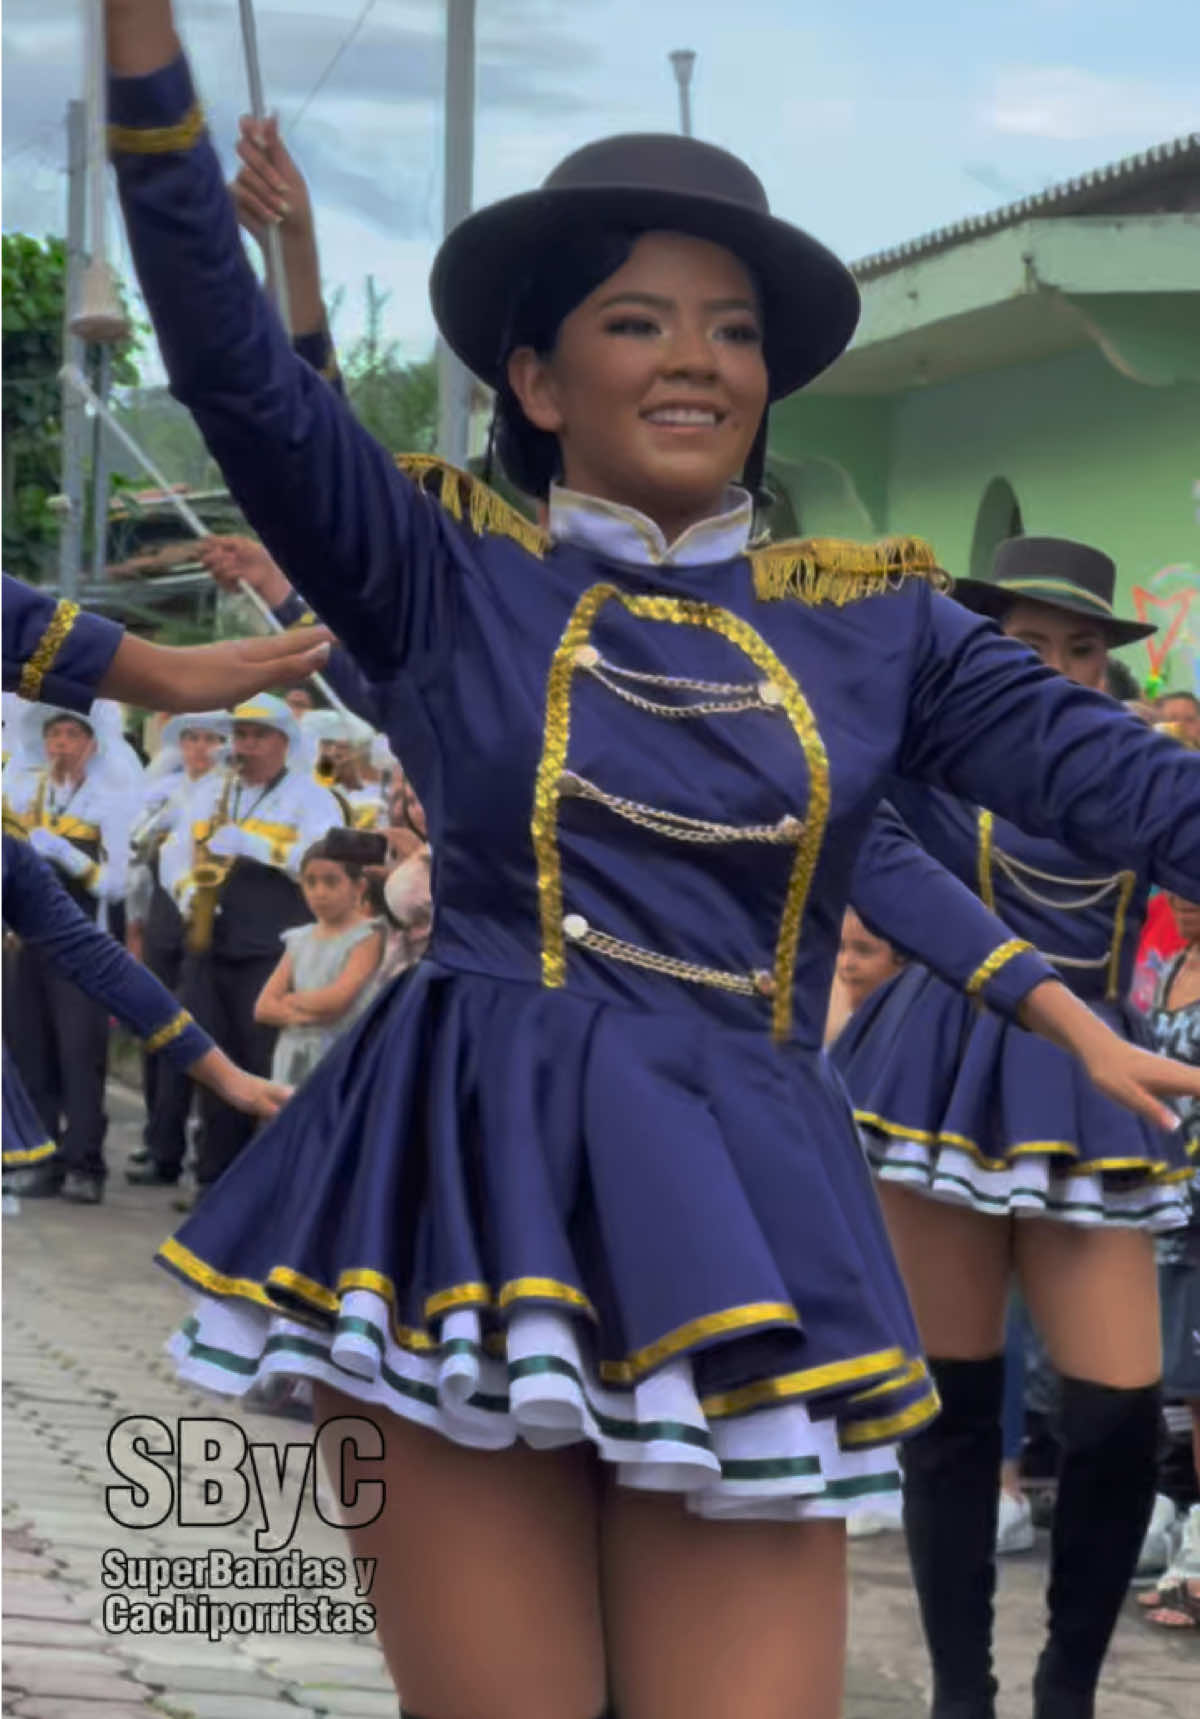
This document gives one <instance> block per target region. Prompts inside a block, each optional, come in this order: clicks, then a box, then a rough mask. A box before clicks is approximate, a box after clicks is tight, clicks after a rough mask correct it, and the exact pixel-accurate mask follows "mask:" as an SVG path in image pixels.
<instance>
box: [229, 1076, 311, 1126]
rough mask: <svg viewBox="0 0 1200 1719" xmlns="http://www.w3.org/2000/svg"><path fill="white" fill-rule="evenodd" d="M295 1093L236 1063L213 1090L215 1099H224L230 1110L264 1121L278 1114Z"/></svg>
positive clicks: (289, 1088) (291, 1088)
mask: <svg viewBox="0 0 1200 1719" xmlns="http://www.w3.org/2000/svg"><path fill="white" fill-rule="evenodd" d="M294 1090H295V1089H294V1088H293V1087H290V1086H280V1085H279V1083H278V1082H277V1081H273V1080H264V1079H263V1078H262V1076H261V1075H257V1074H249V1073H248V1072H247V1071H246V1070H245V1069H244V1068H239V1067H238V1066H237V1064H236V1063H235V1064H233V1065H232V1067H231V1072H230V1073H229V1074H227V1075H225V1077H224V1079H223V1080H222V1082H221V1086H220V1088H219V1089H218V1088H215V1087H214V1091H216V1092H217V1096H218V1097H219V1098H223V1099H224V1100H225V1103H226V1104H228V1105H229V1106H230V1108H231V1109H233V1110H240V1111H241V1112H242V1114H243V1115H245V1116H257V1117H259V1118H260V1119H261V1120H262V1121H264V1122H269V1121H270V1119H271V1117H272V1116H277V1115H278V1114H279V1112H280V1110H281V1109H282V1108H283V1106H284V1105H285V1104H286V1103H287V1101H288V1099H289V1098H290V1097H291V1096H292V1093H293V1091H294Z"/></svg>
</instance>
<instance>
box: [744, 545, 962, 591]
mask: <svg viewBox="0 0 1200 1719" xmlns="http://www.w3.org/2000/svg"><path fill="white" fill-rule="evenodd" d="M749 559H750V565H751V567H752V568H753V571H754V594H755V596H756V597H758V599H759V600H760V602H764V603H777V602H782V601H783V600H784V599H785V598H791V599H793V600H794V601H795V602H798V603H833V604H834V605H835V606H836V607H838V608H841V607H842V606H843V605H844V604H846V603H857V602H859V601H860V600H861V599H862V598H863V597H878V596H881V595H882V594H883V592H885V591H894V590H896V589H898V588H899V586H900V585H902V584H903V583H904V581H905V580H906V579H924V580H925V581H926V582H927V583H928V584H930V585H932V586H933V587H934V588H935V589H936V590H939V591H948V590H949V589H950V586H951V584H952V581H951V579H950V576H949V574H948V573H945V572H943V570H942V569H941V568H940V567H939V566H938V564H937V562H936V560H935V559H934V554H933V550H932V549H931V548H930V547H929V545H928V543H925V542H924V541H923V540H922V539H921V538H919V537H885V538H883V539H882V540H881V541H880V542H879V543H853V542H851V541H850V540H849V539H847V538H838V537H793V538H789V539H788V540H787V541H786V542H783V543H767V544H764V545H763V547H762V548H761V549H752V550H751V551H750V557H749Z"/></svg>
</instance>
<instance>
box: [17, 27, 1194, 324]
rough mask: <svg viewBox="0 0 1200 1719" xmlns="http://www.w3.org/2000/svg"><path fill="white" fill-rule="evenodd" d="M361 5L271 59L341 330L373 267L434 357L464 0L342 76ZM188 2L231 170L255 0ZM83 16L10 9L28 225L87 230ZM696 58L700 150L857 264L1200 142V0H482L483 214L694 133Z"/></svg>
mask: <svg viewBox="0 0 1200 1719" xmlns="http://www.w3.org/2000/svg"><path fill="white" fill-rule="evenodd" d="M363 11H364V0H287V3H286V4H285V3H284V0H260V4H259V7H258V22H259V40H260V50H261V59H262V65H263V72H264V78H265V81H266V85H267V93H268V100H269V102H270V104H271V105H272V106H273V107H275V108H276V109H277V110H278V111H279V113H280V115H281V116H282V118H283V121H284V124H285V127H286V126H288V125H289V123H290V122H291V121H292V120H293V119H294V118H295V117H296V116H299V118H298V123H297V124H296V126H295V130H294V132H293V133H292V138H291V141H292V142H293V143H294V148H295V153H296V155H297V157H298V159H299V160H300V163H301V165H302V167H303V168H304V170H305V172H306V173H307V175H308V177H309V181H310V184H311V186H312V190H313V196H314V200H315V204H316V209H317V221H318V229H319V237H320V241H321V249H322V254H323V260H324V271H325V277H326V281H327V283H328V284H329V286H330V287H334V286H339V285H340V286H345V287H346V288H348V289H349V297H348V300H347V303H346V306H345V308H344V310H343V313H342V316H341V318H340V320H339V326H338V333H339V335H340V336H341V338H342V340H343V341H345V340H346V339H348V338H349V337H350V336H351V335H352V334H353V333H354V332H355V326H356V324H357V322H358V320H359V301H360V299H361V291H360V283H361V281H362V279H363V277H364V276H365V275H366V274H367V273H373V274H375V276H376V277H377V279H378V280H379V281H380V282H381V284H383V285H384V286H385V287H386V288H387V289H389V290H390V291H391V292H392V295H393V296H392V299H391V302H390V304H389V307H388V318H387V320H388V331H389V333H390V334H392V335H394V336H396V337H397V338H399V339H400V341H401V343H402V345H403V347H404V349H405V351H406V352H407V353H409V354H411V355H413V356H416V355H419V354H420V353H422V352H423V351H425V350H426V349H427V348H428V346H429V345H430V342H431V340H432V322H431V320H430V317H429V313H428V307H427V299H426V280H427V276H428V269H429V263H430V260H431V258H432V255H433V250H434V247H435V243H436V238H437V234H438V230H439V227H440V220H441V175H440V157H441V147H442V114H441V86H442V76H443V51H442V22H443V17H444V7H443V3H442V0H374V3H373V4H368V5H367V6H366V18H365V22H364V23H363V24H362V26H361V29H360V30H359V31H358V33H357V35H355V37H354V39H353V40H352V41H351V42H350V44H349V46H348V47H346V48H345V51H344V52H343V53H341V57H340V58H338V59H337V63H336V64H335V65H333V66H332V69H330V66H331V61H333V59H334V56H335V55H337V54H338V53H339V49H341V48H342V47H343V45H344V44H345V42H346V39H347V37H348V36H349V35H350V32H351V30H352V29H353V28H354V25H355V23H356V21H357V20H358V19H359V18H360V15H361V14H362V13H363ZM177 12H178V15H179V17H180V19H181V22H182V28H183V33H184V36H185V40H186V42H187V45H188V48H189V50H190V52H191V54H192V61H193V66H194V68H195V72H196V77H197V82H198V84H199V88H200V93H201V98H202V100H203V101H204V103H205V106H206V108H207V110H208V112H209V116H210V121H211V124H212V128H213V134H214V136H215V138H216V140H217V142H218V144H219V146H220V147H221V149H222V150H223V152H225V154H226V157H227V159H228V160H230V161H232V156H231V154H230V151H229V145H230V141H231V139H232V136H233V131H234V126H235V121H236V117H237V114H238V113H239V112H240V111H241V110H242V109H243V108H244V106H245V105H246V100H245V95H244V89H245V81H244V72H243V68H242V60H241V42H240V33H239V29H238V22H237V16H238V9H237V6H236V4H235V0H179V4H178V5H177ZM80 16H81V5H80V0H4V8H3V40H4V64H3V76H4V106H3V132H4V206H3V217H4V226H5V228H6V229H13V228H21V229H24V230H27V231H30V232H35V233H48V232H55V231H61V230H62V228H63V226H64V218H63V213H62V209H63V203H64V197H65V181H64V178H63V174H62V171H61V161H62V157H63V153H64V142H63V111H64V107H65V104H66V102H67V101H68V99H69V98H70V97H71V96H73V95H78V94H79V93H80V92H81V82H82V70H81V66H82V54H81V46H80V37H81V25H80ZM678 47H687V48H693V49H695V50H696V53H697V62H696V73H695V81H694V85H693V106H694V116H695V129H696V132H697V135H699V136H701V137H705V138H708V139H710V140H711V141H713V142H715V143H720V144H723V145H725V146H726V147H727V148H729V149H732V150H734V151H736V152H737V153H738V154H739V155H741V156H743V157H744V158H745V159H746V160H747V161H749V162H750V163H751V165H752V166H753V167H754V168H755V169H756V171H757V172H758V174H759V175H760V177H761V178H762V179H763V181H764V183H765V184H766V187H767V191H768V194H769V196H770V199H771V203H772V206H773V207H774V209H775V210H776V211H777V212H778V213H780V214H782V215H784V216H785V217H788V218H790V219H792V220H795V221H798V222H799V223H801V224H802V225H804V226H807V227H809V228H810V229H811V230H812V231H813V232H815V233H816V234H817V235H818V236H819V237H820V238H822V239H824V240H825V241H826V242H827V243H829V244H831V245H832V246H833V247H834V249H835V250H837V251H839V252H840V253H841V254H842V255H843V256H846V257H849V258H854V257H859V256H863V255H865V254H867V253H868V252H871V251H875V250H879V249H881V248H884V247H886V246H888V245H892V244H896V243H898V242H900V241H902V240H904V239H908V238H912V237H915V236H916V235H917V234H919V233H922V232H925V231H927V230H929V229H930V228H933V227H938V226H942V225H945V224H946V223H948V222H953V221H957V220H960V219H961V218H963V217H964V216H966V215H970V214H973V213H977V212H980V211H982V210H985V209H988V208H992V207H995V206H996V205H998V204H1001V203H1006V202H1009V201H1011V200H1012V199H1014V198H1017V197H1021V196H1024V195H1026V194H1028V193H1030V192H1034V191H1038V190H1040V189H1042V188H1043V187H1045V186H1046V185H1049V184H1053V183H1054V182H1055V181H1057V180H1059V179H1063V178H1069V177H1071V176H1072V175H1074V174H1076V173H1080V172H1084V171H1086V170H1087V169H1089V168H1091V167H1095V166H1099V165H1101V164H1103V163H1105V162H1108V161H1112V160H1114V159H1116V158H1118V157H1120V156H1123V155H1127V154H1130V153H1131V152H1133V151H1136V150H1141V149H1145V148H1147V147H1148V146H1150V145H1152V144H1155V143H1160V142H1163V141H1165V140H1166V139H1168V138H1171V137H1174V136H1176V135H1178V134H1179V133H1181V132H1184V131H1188V130H1195V129H1198V128H1200V5H1198V4H1196V0H974V3H973V4H967V5H964V4H963V3H962V0H909V3H908V4H898V3H897V0H836V3H834V4H829V3H828V0H479V4H478V55H477V63H478V113H477V123H476V165H475V201H476V202H477V203H481V202H486V201H490V200H491V199H493V198H495V197H498V196H503V195H505V194H507V193H510V192H514V191H520V190H524V189H526V188H528V187H529V186H531V185H533V184H536V183H537V182H538V181H539V180H540V179H541V178H542V177H543V176H544V175H545V174H546V173H547V172H548V171H549V169H550V168H551V167H553V165H554V164H555V162H556V161H558V160H559V159H560V158H561V157H562V156H563V155H564V154H566V153H567V152H568V151H569V150H571V149H572V148H575V147H576V146H578V145H579V144H581V143H585V142H587V141H588V140H590V139H592V138H595V137H599V136H603V135H604V134H605V133H608V132H615V131H645V130H670V129H673V128H674V127H675V125H676V123H677V114H678V108H677V98H676V92H675V84H674V79H673V76H672V73H671V69H670V66H669V64H668V61H667V54H668V52H669V50H671V49H672V48H678ZM326 73H328V76H327V77H326V78H325V81H324V82H323V83H322V85H321V88H320V89H319V91H318V92H317V94H316V95H315V96H314V97H313V98H312V99H311V101H309V100H308V98H309V96H310V94H311V92H312V90H313V88H314V86H315V85H316V84H317V83H318V81H319V80H321V79H322V77H323V75H324V74H326ZM306 103H307V105H306ZM302 107H304V112H303V114H300V109H301V108H302ZM114 226H115V223H114ZM116 255H117V257H118V260H119V261H124V259H125V253H124V250H123V247H121V246H120V245H118V248H117V252H116Z"/></svg>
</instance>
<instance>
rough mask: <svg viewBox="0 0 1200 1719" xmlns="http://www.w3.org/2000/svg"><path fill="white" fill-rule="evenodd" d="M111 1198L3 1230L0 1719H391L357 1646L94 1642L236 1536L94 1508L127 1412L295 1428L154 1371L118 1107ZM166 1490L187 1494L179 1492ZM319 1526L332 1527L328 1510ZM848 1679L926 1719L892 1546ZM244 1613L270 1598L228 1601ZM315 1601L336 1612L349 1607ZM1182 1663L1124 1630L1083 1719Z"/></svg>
mask: <svg viewBox="0 0 1200 1719" xmlns="http://www.w3.org/2000/svg"><path fill="white" fill-rule="evenodd" d="M112 1111H113V1123H114V1125H113V1128H112V1130H111V1134H110V1163H111V1165H112V1166H113V1169H114V1171H115V1173H114V1174H113V1175H112V1177H111V1178H110V1184H109V1197H108V1199H107V1201H106V1203H105V1204H104V1205H103V1206H101V1207H98V1208H82V1207H74V1206H68V1205H66V1204H63V1203H61V1202H58V1201H26V1202H24V1204H23V1205H22V1208H21V1210H20V1211H19V1212H18V1213H16V1214H14V1215H11V1216H6V1217H5V1219H4V1225H3V1243H4V1273H3V1287H4V1303H3V1309H4V1316H3V1337H4V1350H3V1390H4V1410H5V1413H4V1506H3V1513H4V1546H3V1569H4V1595H3V1603H4V1646H3V1672H4V1684H3V1711H4V1713H5V1714H11V1715H12V1716H13V1719H135V1716H137V1715H141V1716H143V1719H144V1716H145V1715H146V1714H151V1713H157V1714H160V1715H170V1716H172V1719H326V1716H327V1719H372V1716H374V1715H379V1716H384V1715H386V1716H387V1719H395V1715H396V1697H395V1695H394V1694H393V1693H392V1692H391V1686H390V1684H389V1681H388V1678H387V1674H386V1672H385V1670H384V1665H383V1660H382V1657H381V1655H380V1653H379V1651H378V1648H377V1647H376V1646H375V1644H374V1641H373V1639H372V1638H371V1637H364V1636H354V1635H333V1636H331V1635H323V1636H320V1637H316V1636H307V1637H306V1636H303V1635H298V1634H292V1635H287V1634H258V1635H254V1634H250V1635H231V1636H228V1637H227V1638H226V1639H225V1640H223V1641H221V1642H220V1643H212V1642H209V1641H208V1640H207V1639H206V1638H205V1637H204V1636H201V1635H183V1634H171V1635H148V1634H143V1635H133V1634H128V1633H127V1634H115V1633H111V1632H106V1630H105V1629H104V1627H103V1624H102V1622H101V1605H102V1602H103V1599H104V1597H105V1589H104V1587H103V1586H102V1580H101V1562H100V1561H101V1556H102V1554H103V1553H104V1552H105V1551H106V1550H107V1549H108V1548H119V1549H124V1550H125V1551H126V1552H129V1553H132V1554H136V1555H141V1556H147V1555H150V1556H163V1557H171V1556H179V1555H185V1556H195V1555H197V1554H198V1553H200V1552H204V1551H213V1550H215V1549H217V1548H219V1547H226V1548H228V1550H229V1551H230V1552H232V1553H234V1554H238V1555H243V1554H246V1553H248V1552H249V1551H250V1550H251V1549H252V1548H251V1533H252V1530H253V1527H254V1526H255V1524H254V1523H245V1524H235V1525H234V1526H233V1527H231V1528H225V1529H198V1528H188V1527H181V1526H172V1525H171V1524H170V1523H169V1522H167V1523H164V1524H163V1526H161V1527H158V1528H154V1529H150V1530H138V1531H135V1530H130V1529H122V1528H121V1527H119V1526H117V1525H116V1524H114V1523H113V1522H112V1521H111V1520H110V1519H109V1518H108V1516H107V1515H106V1512H105V1506H104V1489H105V1487H106V1486H108V1485H110V1484H112V1483H113V1482H114V1481H115V1480H116V1479H117V1478H118V1477H117V1476H115V1475H114V1474H113V1472H112V1470H111V1467H110V1465H109V1461H108V1455H107V1440H108V1434H109V1430H110V1428H111V1427H112V1426H113V1424H114V1422H116V1421H117V1420H119V1419H120V1418H121V1417H122V1416H123V1415H128V1414H138V1415H153V1416H158V1417H160V1418H161V1419H163V1420H165V1421H167V1422H168V1423H169V1424H170V1425H171V1426H172V1427H174V1425H175V1421H176V1417H178V1416H186V1415H205V1414H212V1413H214V1412H218V1413H223V1414H226V1415H237V1418H239V1419H240V1420H241V1423H242V1425H243V1427H244V1429H245V1432H246V1435H247V1437H248V1438H249V1439H250V1440H252V1441H254V1442H266V1443H272V1444H274V1443H277V1442H278V1443H281V1444H282V1443H287V1442H289V1441H293V1442H294V1441H298V1440H300V1439H301V1438H303V1436H304V1428H303V1427H302V1426H301V1425H300V1424H298V1423H289V1422H286V1421H281V1420H279V1419H277V1418H268V1417H264V1416H262V1415H255V1414H251V1413H246V1414H238V1411H236V1410H232V1409H229V1408H228V1407H227V1406H226V1407H224V1408H218V1409H216V1410H214V1402H215V1399H212V1398H208V1397H204V1396H201V1395H200V1394H199V1393H197V1392H195V1391H192V1390H190V1389H188V1388H186V1387H184V1386H181V1385H180V1384H178V1383H177V1382H176V1380H175V1377H174V1372H173V1369H172V1367H171V1365H170V1363H169V1361H168V1360H167V1358H166V1356H165V1355H164V1354H163V1342H164V1340H165V1338H166V1336H167V1335H168V1333H169V1332H170V1331H171V1329H172V1328H173V1326H174V1325H175V1324H176V1323H177V1321H178V1318H179V1316H180V1313H181V1312H182V1311H183V1308H184V1305H185V1300H184V1296H183V1294H182V1292H181V1291H180V1290H179V1288H178V1287H177V1286H176V1285H174V1284H173V1283H172V1282H171V1281H170V1280H169V1279H168V1278H167V1277H166V1275H165V1274H164V1273H163V1272H161V1271H160V1270H159V1269H158V1268H157V1267H155V1266H153V1265H152V1264H151V1255H152V1252H153V1249H154V1247H155V1246H156V1245H157V1243H158V1242H159V1241H161V1240H162V1238H163V1236H164V1235H166V1234H167V1233H168V1232H169V1230H170V1229H171V1227H172V1213H171V1211H170V1208H169V1203H168V1201H169V1194H168V1192H167V1191H166V1190H162V1189H145V1188H138V1189H131V1188H129V1187H128V1186H127V1185H126V1184H125V1181H124V1177H123V1174H122V1171H123V1168H124V1163H125V1159H126V1154H127V1152H128V1151H129V1150H130V1149H131V1148H132V1146H133V1144H134V1143H135V1139H136V1123H137V1118H138V1110H137V1107H136V1106H135V1104H134V1103H133V1101H132V1100H131V1099H129V1098H127V1097H126V1096H125V1095H124V1093H123V1092H114V1094H113V1100H112ZM182 1490H183V1493H184V1494H185V1495H186V1496H188V1497H189V1498H194V1497H196V1496H197V1494H198V1486H197V1483H196V1481H195V1479H194V1478H193V1479H189V1478H188V1476H187V1475H186V1474H185V1476H184V1481H183V1488H182ZM327 1513H328V1514H331V1515H332V1508H331V1507H328V1508H327ZM294 1544H298V1545H299V1546H300V1547H302V1548H303V1550H304V1552H305V1553H306V1554H309V1555H313V1556H318V1557H334V1556H338V1555H342V1554H344V1551H345V1546H344V1542H343V1540H342V1537H341V1535H340V1533H339V1531H338V1530H337V1529H336V1528H331V1527H329V1526H327V1525H326V1524H325V1523H324V1522H322V1521H321V1520H320V1519H319V1517H318V1515H317V1513H316V1511H315V1510H314V1508H313V1504H312V1501H311V1496H310V1498H309V1501H308V1502H307V1504H306V1505H305V1507H304V1512H303V1516H302V1519H301V1525H300V1529H299V1531H298V1533H297V1536H296V1541H295V1542H294ZM853 1566H854V1582H853V1598H852V1622H851V1666H850V1677H849V1692H848V1696H847V1701H846V1708H845V1713H846V1719H924V1715H925V1712H926V1708H925V1706H924V1702H923V1699H922V1689H923V1680H924V1656H923V1652H922V1648H921V1643H920V1637H919V1633H918V1628H917V1621H916V1615H915V1610H914V1606H913V1601H912V1595H911V1590H910V1587H909V1583H908V1578H907V1570H906V1565H905V1561H904V1556H903V1549H902V1547H901V1545H900V1543H899V1540H898V1538H897V1537H896V1536H894V1535H888V1536H884V1537H881V1538H877V1539H872V1540H865V1541H860V1542H858V1543H857V1544H856V1545H855V1547H854V1552H853ZM1043 1581H1044V1557H1043V1555H1042V1553H1041V1552H1040V1551H1039V1552H1038V1553H1034V1554H1032V1555H1030V1556H1029V1557H1028V1558H1021V1559H1010V1560H1008V1561H1007V1563H1006V1565H1005V1568H1004V1570H1003V1575H1002V1590H1001V1596H1000V1603H999V1611H1000V1625H999V1632H998V1652H999V1661H1000V1669H1001V1674H1002V1677H1003V1680H1004V1683H1005V1685H1006V1692H1005V1695H1004V1697H1003V1699H1002V1703H1001V1710H1000V1711H1001V1719H1028V1714H1029V1698H1028V1695H1027V1693H1026V1691H1027V1688H1028V1680H1029V1674H1030V1667H1031V1663H1032V1659H1033V1654H1034V1651H1035V1644H1036V1642H1037V1639H1038V1632H1039V1629H1040V1625H1041V1616H1042V1600H1041V1590H1042V1585H1043ZM236 1597H237V1598H239V1599H243V1600H253V1599H275V1600H278V1598H279V1595H278V1593H261V1592H257V1593H256V1592H250V1593H238V1594H237V1596H236ZM330 1597H331V1598H332V1599H337V1600H350V1599H352V1598H353V1588H352V1587H348V1588H346V1589H345V1590H343V1591H342V1592H341V1593H340V1594H331V1596H330ZM1198 1690H1200V1652H1197V1649H1196V1646H1195V1644H1194V1643H1193V1642H1187V1641H1184V1640H1182V1639H1178V1638H1172V1639H1163V1638H1161V1637H1159V1636H1157V1635H1153V1634H1152V1633H1151V1632H1150V1631H1149V1630H1148V1629H1146V1628H1145V1627H1144V1626H1141V1625H1140V1624H1139V1623H1138V1621H1137V1619H1136V1618H1135V1617H1134V1616H1133V1615H1132V1608H1131V1612H1130V1616H1129V1617H1127V1618H1126V1619H1125V1620H1124V1621H1123V1623H1122V1626H1121V1630H1120V1633H1119V1636H1118V1640H1117V1644H1116V1646H1115V1647H1114V1650H1113V1653H1112V1657H1111V1661H1110V1668H1109V1672H1108V1676H1107V1680H1106V1691H1105V1694H1104V1697H1103V1699H1102V1701H1101V1703H1100V1708H1099V1714H1098V1719H1185V1715H1187V1716H1191V1715H1194V1714H1195V1713H1196V1712H1197V1711H1198V1706H1200V1703H1198V1698H1197V1691H1198Z"/></svg>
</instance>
